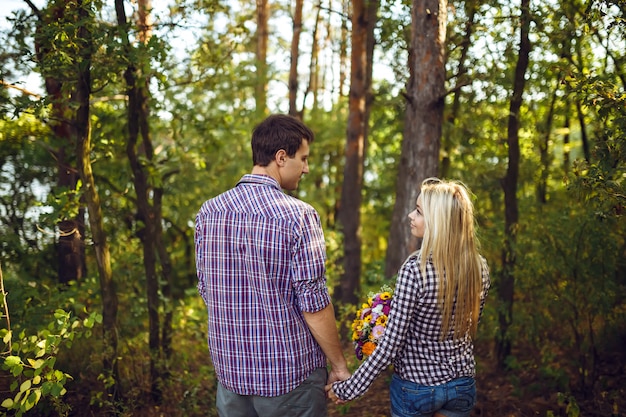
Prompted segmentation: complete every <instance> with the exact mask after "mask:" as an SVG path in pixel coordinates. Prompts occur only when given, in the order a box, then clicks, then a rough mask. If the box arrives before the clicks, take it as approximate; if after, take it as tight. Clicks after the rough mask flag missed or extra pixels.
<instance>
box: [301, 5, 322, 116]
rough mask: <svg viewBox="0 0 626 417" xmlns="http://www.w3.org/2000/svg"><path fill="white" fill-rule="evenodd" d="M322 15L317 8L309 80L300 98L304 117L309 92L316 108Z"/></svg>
mask: <svg viewBox="0 0 626 417" xmlns="http://www.w3.org/2000/svg"><path fill="white" fill-rule="evenodd" d="M321 16H322V8H321V7H318V8H317V13H316V14H315V23H314V24H313V34H312V35H313V36H312V37H313V41H312V42H311V61H310V62H309V82H308V84H307V88H306V91H305V92H304V96H303V98H302V111H301V112H300V115H301V116H302V117H304V108H305V105H306V101H307V99H308V97H309V94H313V106H312V107H313V109H316V108H317V71H318V69H317V57H318V55H319V36H320V35H319V30H318V28H319V25H320V19H321Z"/></svg>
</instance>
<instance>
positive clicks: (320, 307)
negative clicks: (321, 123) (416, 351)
mask: <svg viewBox="0 0 626 417" xmlns="http://www.w3.org/2000/svg"><path fill="white" fill-rule="evenodd" d="M313 139H314V134H313V132H312V131H311V130H310V129H309V128H308V127H307V126H305V125H304V124H303V123H302V122H301V121H299V120H298V119H296V118H294V117H291V116H286V115H272V116H269V117H268V118H267V119H265V120H264V121H263V122H262V123H261V124H259V125H258V126H257V127H256V128H255V129H254V131H253V133H252V162H253V165H254V166H253V168H252V172H251V173H250V174H247V175H244V176H243V177H242V178H241V180H240V181H239V182H238V183H237V185H236V186H235V187H234V188H232V189H230V190H228V191H226V192H224V193H222V194H220V195H218V196H217V197H215V198H212V199H210V200H208V201H207V202H205V203H204V204H203V205H202V207H201V209H200V211H199V212H198V215H197V217H196V230H195V244H196V267H197V272H198V290H199V292H200V295H201V296H202V298H203V299H204V302H205V303H206V305H207V310H208V344H209V352H210V354H211V359H212V361H213V365H214V367H215V372H216V375H217V379H218V389H217V400H216V403H217V410H218V413H219V415H220V416H221V417H254V416H260V417H267V416H285V417H287V416H288V417H320V416H326V415H327V411H326V404H327V401H326V393H325V391H324V385H325V384H326V383H331V382H334V381H338V380H343V379H346V378H348V377H349V376H350V373H349V371H348V369H347V365H346V360H345V358H344V356H343V352H342V350H341V345H340V342H339V336H338V333H337V327H336V325H335V315H334V309H333V306H332V304H331V302H330V296H329V294H328V289H327V287H326V276H325V272H326V270H325V261H326V248H325V242H324V235H323V231H322V228H321V223H320V219H319V215H318V213H317V212H316V211H315V209H313V207H311V206H310V205H309V204H307V203H304V202H303V201H301V200H298V199H296V198H294V197H291V196H289V195H287V194H285V193H284V192H283V191H282V189H285V190H289V191H292V190H295V189H296V188H297V187H298V183H299V181H300V178H301V177H302V175H303V174H306V173H308V172H309V166H308V157H309V143H311V142H312V141H313ZM327 359H328V361H329V362H330V365H331V372H330V374H328V372H327V370H326V360H327Z"/></svg>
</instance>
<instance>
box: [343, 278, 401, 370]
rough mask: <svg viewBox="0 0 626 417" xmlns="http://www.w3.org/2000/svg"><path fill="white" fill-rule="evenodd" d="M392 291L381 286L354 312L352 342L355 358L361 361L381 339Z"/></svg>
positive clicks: (387, 287) (389, 308)
mask: <svg viewBox="0 0 626 417" xmlns="http://www.w3.org/2000/svg"><path fill="white" fill-rule="evenodd" d="M391 297H393V289H392V288H391V287H389V286H388V285H383V286H382V287H381V289H380V291H379V292H377V293H373V292H370V293H369V294H368V296H367V302H366V303H363V305H362V306H361V309H359V310H358V311H357V312H356V317H355V319H354V321H353V322H352V341H353V342H354V351H355V353H356V357H357V358H358V359H359V360H362V359H363V357H364V356H369V355H371V354H372V352H374V349H376V346H377V345H378V341H379V340H380V339H381V338H382V337H383V334H384V332H385V327H386V326H387V318H388V316H389V311H390V310H391Z"/></svg>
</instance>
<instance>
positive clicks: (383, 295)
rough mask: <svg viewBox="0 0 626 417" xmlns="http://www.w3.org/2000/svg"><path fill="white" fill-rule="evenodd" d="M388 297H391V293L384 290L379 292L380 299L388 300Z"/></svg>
mask: <svg viewBox="0 0 626 417" xmlns="http://www.w3.org/2000/svg"><path fill="white" fill-rule="evenodd" d="M390 298H391V293H390V292H389V291H385V292H383V293H381V294H380V299H381V300H388V299H390Z"/></svg>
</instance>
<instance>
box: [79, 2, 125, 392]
mask: <svg viewBox="0 0 626 417" xmlns="http://www.w3.org/2000/svg"><path fill="white" fill-rule="evenodd" d="M75 7H76V9H77V10H78V20H79V21H80V20H82V21H89V19H92V17H91V16H92V14H91V13H89V7H90V3H89V2H88V1H87V2H83V1H81V0H79V1H77V2H76V4H75ZM76 41H77V43H78V44H79V45H80V48H79V51H80V55H79V57H77V60H78V62H77V65H76V75H77V79H76V81H77V82H76V90H75V93H74V100H75V103H76V106H77V109H76V113H75V116H74V120H73V126H74V135H75V140H76V156H77V169H78V173H79V175H80V178H81V180H82V182H83V196H84V199H85V202H86V204H87V209H88V212H89V225H90V228H91V235H92V240H93V245H94V250H95V254H96V262H97V265H98V275H99V277H100V292H101V296H102V317H103V321H102V327H103V345H104V346H103V353H102V355H103V361H104V371H105V373H108V374H109V375H108V376H110V377H111V379H112V381H113V383H112V384H111V385H108V384H107V394H108V396H109V398H108V400H110V401H111V402H112V403H116V402H117V398H118V395H119V393H118V389H117V387H118V382H117V381H118V379H119V378H118V366H117V365H118V364H117V344H118V339H117V309H118V298H117V292H116V289H115V282H114V280H113V273H112V270H111V258H110V251H109V244H108V242H107V235H106V232H105V230H104V220H103V214H102V205H101V203H100V197H99V195H98V191H97V189H96V184H95V179H94V175H93V170H92V167H91V156H90V154H91V122H90V107H89V106H90V104H89V99H90V97H91V65H92V62H91V61H92V55H91V53H92V52H91V51H92V50H93V49H94V46H93V42H92V38H91V33H90V32H89V29H88V26H87V25H86V24H83V25H80V27H79V29H78V38H77V39H76Z"/></svg>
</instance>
